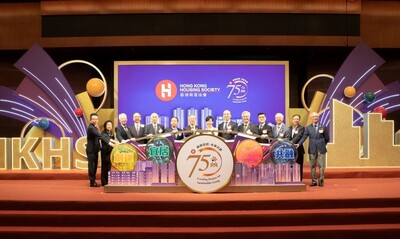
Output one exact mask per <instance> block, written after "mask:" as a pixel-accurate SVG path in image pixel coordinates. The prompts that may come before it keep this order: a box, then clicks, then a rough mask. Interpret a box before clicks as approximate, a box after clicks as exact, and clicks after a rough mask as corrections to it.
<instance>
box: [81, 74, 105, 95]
mask: <svg viewBox="0 0 400 239" xmlns="http://www.w3.org/2000/svg"><path fill="white" fill-rule="evenodd" d="M105 88H106V87H105V86H104V82H103V81H102V80H100V79H99V78H92V79H90V80H89V81H88V82H87V83H86V91H87V93H88V94H89V95H90V96H92V97H99V96H102V95H103V94H104V90H105Z"/></svg>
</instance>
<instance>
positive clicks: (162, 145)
mask: <svg viewBox="0 0 400 239" xmlns="http://www.w3.org/2000/svg"><path fill="white" fill-rule="evenodd" d="M173 149H174V148H173V146H172V143H171V142H170V141H169V140H168V139H166V138H164V137H155V138H152V139H151V140H150V141H149V142H147V145H146V156H147V159H148V160H151V161H153V162H154V163H157V164H163V163H169V162H170V161H171V159H172V158H173V156H174V155H173Z"/></svg>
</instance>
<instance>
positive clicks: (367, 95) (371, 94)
mask: <svg viewBox="0 0 400 239" xmlns="http://www.w3.org/2000/svg"><path fill="white" fill-rule="evenodd" d="M364 99H365V101H367V102H368V103H371V102H372V101H374V100H375V94H374V92H367V93H365V94H364Z"/></svg>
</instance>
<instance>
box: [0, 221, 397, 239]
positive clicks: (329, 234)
mask: <svg viewBox="0 0 400 239" xmlns="http://www.w3.org/2000/svg"><path fill="white" fill-rule="evenodd" d="M98 220H107V219H98ZM399 233H400V225H399V224H356V225H319V226H280V227H268V226H266V227H243V226H241V225H240V224H239V225H232V226H231V227H69V226H66V227H27V226H23V227H0V237H1V238H13V239H19V238H21V239H22V238H24V239H25V238H30V239H36V238H57V239H64V238H66V239H67V238H68V239H69V238H74V239H87V238H102V239H108V238H118V239H125V238H135V239H140V238H145V239H153V238H157V239H158V238H164V239H166V238H171V239H172V238H173V239H181V238H182V239H187V238H190V239H197V238H198V239H204V238H225V239H226V238H228V239H229V238H230V239H243V238H246V239H252V238H257V239H259V238H277V239H289V238H290V239H292V238H307V239H314V238H315V239H320V238H324V239H337V238H353V239H357V238H360V239H361V238H362V239H365V238H369V239H370V238H385V239H398V238H399Z"/></svg>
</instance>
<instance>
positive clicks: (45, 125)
mask: <svg viewBox="0 0 400 239" xmlns="http://www.w3.org/2000/svg"><path fill="white" fill-rule="evenodd" d="M38 124H39V127H40V128H42V129H47V128H49V126H50V121H49V120H48V119H40V120H39V123H38Z"/></svg>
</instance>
